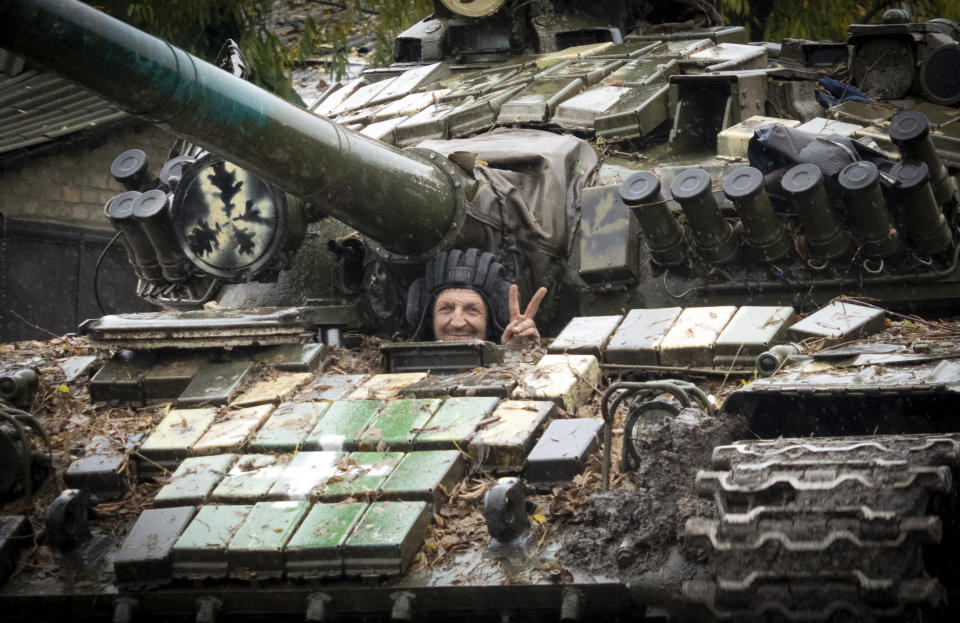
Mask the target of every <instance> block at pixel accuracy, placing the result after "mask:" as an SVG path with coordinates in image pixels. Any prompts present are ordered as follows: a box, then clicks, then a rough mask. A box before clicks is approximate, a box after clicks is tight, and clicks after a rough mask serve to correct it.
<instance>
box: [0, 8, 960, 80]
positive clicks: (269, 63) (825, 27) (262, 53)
mask: <svg viewBox="0 0 960 623" xmlns="http://www.w3.org/2000/svg"><path fill="white" fill-rule="evenodd" d="M0 1H2V0H0ZM86 1H87V2H89V3H90V4H93V5H94V6H97V8H100V9H102V10H104V11H106V12H107V13H109V14H111V15H113V16H114V17H117V18H119V19H122V20H124V21H126V22H128V23H130V24H132V25H134V26H136V27H138V28H140V29H142V30H145V31H147V32H150V33H153V34H155V35H157V36H159V37H162V38H164V39H167V40H168V41H171V42H172V43H174V44H176V45H178V46H180V47H183V48H185V49H187V50H189V51H190V52H192V53H194V54H196V55H197V56H200V57H201V58H204V59H206V60H213V59H214V57H215V56H216V54H217V51H218V50H219V49H220V46H221V45H222V44H223V42H224V40H226V39H228V38H230V39H234V40H235V41H237V43H238V44H239V45H240V48H241V49H242V50H243V51H244V54H245V55H246V56H247V60H248V61H249V64H250V66H251V70H252V76H251V79H252V80H253V81H254V82H256V83H257V84H260V85H261V86H263V87H265V88H267V89H269V90H271V91H273V92H275V93H277V94H278V95H280V96H282V97H287V98H290V97H291V94H292V92H293V91H292V88H291V84H290V74H289V70H290V69H291V68H292V67H294V66H295V65H296V64H297V63H298V62H302V61H304V60H305V59H308V58H312V57H315V56H317V55H323V56H324V57H326V58H327V59H329V61H328V64H329V67H328V71H329V72H330V73H331V74H333V75H334V76H335V77H336V78H340V77H342V76H343V75H344V74H345V73H346V67H347V54H348V53H349V52H350V46H349V39H350V38H351V36H352V35H354V34H356V33H357V32H358V31H360V32H362V33H364V34H366V35H368V36H370V38H373V39H375V40H376V46H375V48H374V50H373V55H372V57H371V58H370V59H369V62H370V63H371V64H372V65H384V64H387V63H389V62H390V60H391V57H392V53H393V39H394V37H395V36H396V35H397V34H399V33H400V32H402V31H403V30H404V29H406V28H407V27H409V26H410V25H412V24H413V23H415V22H417V21H418V20H420V19H421V18H423V17H425V16H426V15H428V14H429V13H430V12H431V11H432V10H433V1H432V0H364V1H363V2H360V1H357V0H279V2H283V3H284V4H285V5H286V6H287V7H288V8H294V9H297V10H298V11H300V10H302V12H303V13H304V14H305V15H306V17H305V18H304V19H303V21H302V24H299V25H298V27H297V28H296V30H297V32H296V33H295V36H293V37H290V38H288V40H287V44H286V45H284V44H283V43H282V42H281V40H280V38H279V37H278V36H277V34H276V33H275V32H274V31H273V30H271V25H272V24H271V23H270V18H269V15H270V11H271V8H272V7H273V5H274V3H275V2H276V1H277V0H86ZM520 1H522V0H520ZM576 1H583V0H574V1H571V0H567V4H568V5H569V4H576ZM626 1H627V3H629V4H630V5H631V8H632V14H634V15H636V16H641V17H642V18H643V19H650V20H651V21H660V20H668V21H674V20H676V21H683V20H686V19H690V18H698V17H699V18H703V20H705V21H706V22H709V23H715V22H717V21H718V19H722V20H723V21H724V22H725V23H727V24H732V25H744V26H746V28H747V33H748V37H749V38H750V40H752V41H780V40H782V39H783V38H785V37H794V38H800V39H814V40H822V39H828V40H833V41H844V40H845V39H846V31H847V26H848V25H849V24H851V23H858V22H859V23H869V22H877V21H879V18H880V15H882V13H883V12H884V11H886V10H887V9H890V8H894V7H902V8H906V9H907V10H908V11H909V12H910V15H911V16H912V17H913V19H914V20H915V21H925V20H928V19H932V18H934V17H944V18H947V19H952V20H957V21H960V2H958V0H916V1H911V2H890V1H885V0H873V1H869V0H646V1H643V0H626ZM696 21H702V20H696Z"/></svg>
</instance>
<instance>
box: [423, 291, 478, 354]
mask: <svg viewBox="0 0 960 623" xmlns="http://www.w3.org/2000/svg"><path fill="white" fill-rule="evenodd" d="M433 335H434V336H435V337H436V338H437V340H439V341H441V342H453V341H456V340H482V339H484V338H486V336H487V306H486V305H484V303H483V298H482V297H481V296H480V295H479V294H477V293H476V292H474V291H473V290H467V289H465V288H451V289H449V290H444V291H442V292H441V293H440V294H439V295H437V300H436V302H435V303H434V304H433Z"/></svg>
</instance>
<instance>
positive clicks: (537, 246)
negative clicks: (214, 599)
mask: <svg viewBox="0 0 960 623" xmlns="http://www.w3.org/2000/svg"><path fill="white" fill-rule="evenodd" d="M419 147H424V148H427V149H432V150H434V151H436V152H439V153H441V154H443V155H445V156H448V157H456V156H455V154H473V155H475V156H476V158H475V164H474V167H473V171H472V173H473V176H474V178H475V179H476V180H477V181H478V182H480V185H479V188H478V191H477V193H476V195H475V196H474V197H473V199H472V200H471V201H470V203H469V204H468V206H467V222H466V223H465V225H464V229H463V231H462V232H461V239H460V242H458V246H461V247H468V246H476V247H479V248H495V249H501V250H503V249H508V250H509V249H511V247H513V248H514V249H515V250H517V251H519V254H520V255H522V258H519V259H520V260H521V261H523V262H524V263H525V266H511V260H510V257H508V254H501V258H500V259H501V261H503V262H504V265H505V267H506V269H507V274H506V276H507V278H508V279H511V280H513V281H516V282H518V284H519V285H520V290H521V296H523V297H524V298H526V297H529V296H530V295H531V294H532V292H533V291H534V290H535V289H536V288H537V287H539V286H546V287H547V288H550V287H551V286H552V285H553V284H552V282H551V283H543V282H541V281H542V280H543V279H544V278H547V276H549V277H550V279H551V280H552V279H553V278H555V277H556V276H557V270H556V264H555V262H556V261H559V260H562V259H563V258H565V257H567V255H568V246H569V236H570V232H571V230H572V227H573V223H574V222H575V218H576V210H577V206H578V205H579V201H580V193H581V191H582V190H583V187H584V184H585V182H586V180H587V178H588V177H589V175H590V173H592V172H593V170H594V168H595V167H596V166H597V161H598V160H597V154H596V153H595V152H594V150H593V148H592V147H590V145H589V144H588V143H587V142H586V141H583V140H580V139H578V138H576V137H574V136H570V135H557V134H553V133H550V132H543V131H540V130H528V129H509V128H505V129H500V130H495V131H493V132H488V133H485V134H479V135H477V136H473V137H470V138H465V139H453V140H428V141H424V142H423V143H421V144H420V145H419ZM458 160H460V161H462V160H463V158H458ZM551 263H554V264H553V268H552V269H551V268H548V267H549V266H550V264H551ZM531 274H532V275H537V278H532V277H530V275H531ZM531 280H533V281H537V283H532V282H531Z"/></svg>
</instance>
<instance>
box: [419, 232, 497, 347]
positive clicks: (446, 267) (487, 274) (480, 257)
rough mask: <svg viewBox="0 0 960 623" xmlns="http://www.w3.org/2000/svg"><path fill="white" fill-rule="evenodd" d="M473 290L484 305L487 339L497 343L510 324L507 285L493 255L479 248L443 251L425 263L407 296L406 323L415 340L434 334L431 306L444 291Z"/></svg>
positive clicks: (424, 338)
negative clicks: (411, 330)
mask: <svg viewBox="0 0 960 623" xmlns="http://www.w3.org/2000/svg"><path fill="white" fill-rule="evenodd" d="M451 288H463V289H466V290H473V291H474V292H477V293H478V294H479V295H480V296H481V298H483V302H484V304H486V306H487V335H486V339H488V340H491V341H494V342H499V341H500V335H501V334H502V333H503V330H504V328H506V326H507V323H508V322H509V321H510V308H509V292H510V282H508V281H507V280H506V279H504V277H503V264H501V263H500V262H498V261H497V257H496V256H495V255H494V254H493V253H489V252H487V251H483V252H481V251H480V250H479V249H467V250H466V251H462V250H460V249H451V250H450V251H442V252H440V253H437V255H436V256H435V257H434V258H433V259H432V260H430V262H429V263H428V264H427V268H426V271H425V272H424V276H423V277H420V278H419V279H417V280H416V281H414V282H413V285H411V286H410V292H409V294H408V295H407V313H406V319H407V323H408V324H410V325H411V326H413V327H416V328H415V329H414V332H413V336H412V339H413V340H414V341H421V340H430V339H433V338H434V335H433V305H434V301H436V299H437V295H438V294H440V292H441V291H443V290H448V289H451Z"/></svg>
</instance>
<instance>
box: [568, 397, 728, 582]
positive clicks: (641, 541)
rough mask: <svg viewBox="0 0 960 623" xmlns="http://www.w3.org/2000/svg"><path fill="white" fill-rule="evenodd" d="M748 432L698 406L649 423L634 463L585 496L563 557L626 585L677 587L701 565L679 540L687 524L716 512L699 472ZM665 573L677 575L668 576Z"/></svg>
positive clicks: (571, 521) (571, 520) (572, 522)
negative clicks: (699, 485) (700, 492)
mask: <svg viewBox="0 0 960 623" xmlns="http://www.w3.org/2000/svg"><path fill="white" fill-rule="evenodd" d="M745 435H747V431H746V427H745V423H744V422H743V421H742V420H741V419H739V418H736V417H732V416H727V415H726V414H723V415H720V416H716V417H714V416H711V415H708V414H706V413H705V412H703V411H700V410H698V409H684V410H682V411H681V412H680V414H679V415H678V416H677V417H676V418H665V419H663V420H661V421H659V422H656V423H651V424H650V425H649V426H647V427H646V428H645V429H644V431H643V432H642V434H641V436H640V438H639V439H638V442H637V443H638V445H639V448H640V449H641V450H642V452H641V460H640V464H639V466H638V468H637V469H636V470H635V471H632V472H627V473H623V474H618V475H616V476H615V477H614V487H613V488H612V489H611V490H610V491H606V492H604V491H596V492H594V493H592V494H590V495H589V496H587V498H586V500H585V503H584V504H583V505H582V506H580V507H579V508H578V509H577V511H576V512H575V513H573V515H572V516H571V517H570V518H569V520H568V522H567V523H568V526H567V529H566V530H565V531H564V545H563V549H562V550H561V561H562V562H563V563H564V564H569V565H576V566H579V567H586V568H587V569H589V570H590V571H591V572H593V573H596V574H600V575H609V574H611V573H615V574H616V575H617V576H618V577H619V578H621V579H622V580H624V581H625V582H627V583H628V584H629V583H631V582H633V583H636V582H641V583H642V582H645V581H646V580H647V579H649V577H647V578H645V574H656V575H657V576H658V577H657V580H656V581H655V582H654V584H661V583H662V584H663V587H662V589H663V590H667V591H668V592H673V591H674V590H675V591H677V592H678V591H679V590H680V582H681V581H682V580H683V579H689V576H690V575H692V574H693V573H695V572H696V569H695V567H694V566H693V565H695V564H696V563H698V562H702V556H701V555H700V554H699V553H698V552H696V551H688V550H687V549H686V548H685V547H684V545H683V541H682V536H683V527H684V523H685V522H686V520H687V519H688V518H689V517H692V516H696V515H699V516H711V515H712V513H713V502H712V501H711V500H708V499H704V498H701V497H698V496H697V495H696V492H695V487H694V485H695V478H696V473H697V470H699V469H705V468H708V467H709V465H710V456H711V453H712V451H713V448H714V447H715V446H718V445H723V444H725V443H729V442H731V441H735V440H736V439H742V438H744V436H745ZM678 554H679V556H680V558H682V560H680V559H679V558H678ZM671 557H672V558H673V560H671ZM664 570H668V571H669V572H670V573H672V574H674V575H675V576H676V577H669V578H668V577H667V576H666V575H664V573H663V572H664ZM668 575H669V574H668ZM653 588H655V589H656V590H661V587H653ZM664 598H665V599H669V598H670V596H669V595H666V596H664Z"/></svg>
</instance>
